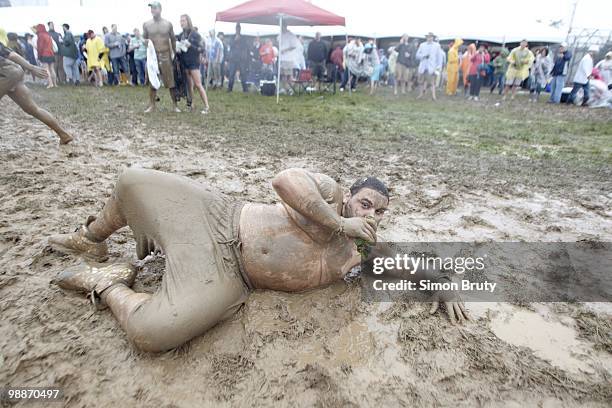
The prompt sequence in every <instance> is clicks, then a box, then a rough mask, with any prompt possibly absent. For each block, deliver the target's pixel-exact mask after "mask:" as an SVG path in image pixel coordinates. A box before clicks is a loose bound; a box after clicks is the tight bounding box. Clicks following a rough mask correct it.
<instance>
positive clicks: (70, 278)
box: [51, 263, 136, 306]
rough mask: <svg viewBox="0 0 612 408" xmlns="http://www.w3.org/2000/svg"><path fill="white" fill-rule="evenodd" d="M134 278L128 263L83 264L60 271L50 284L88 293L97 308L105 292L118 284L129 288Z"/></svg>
mask: <svg viewBox="0 0 612 408" xmlns="http://www.w3.org/2000/svg"><path fill="white" fill-rule="evenodd" d="M135 278H136V268H134V266H133V265H131V264H129V263H116V264H110V265H95V266H92V265H87V264H85V263H83V264H81V265H77V266H74V267H72V268H69V269H66V270H64V271H62V272H61V273H60V274H59V275H58V276H57V278H55V279H53V280H52V281H51V283H55V284H57V286H59V287H60V288H62V289H67V290H75V291H78V292H85V293H88V294H89V295H90V297H91V300H92V302H93V303H94V305H96V306H98V305H99V304H100V296H101V295H102V293H103V292H104V291H105V290H107V289H109V288H110V287H111V286H114V285H117V284H119V283H121V284H124V285H126V286H128V287H131V286H132V285H133V284H134V279H135Z"/></svg>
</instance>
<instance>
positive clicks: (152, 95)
mask: <svg viewBox="0 0 612 408" xmlns="http://www.w3.org/2000/svg"><path fill="white" fill-rule="evenodd" d="M156 99H157V91H156V90H155V88H153V87H152V86H150V87H149V107H148V108H147V109H146V110H145V113H149V112H153V111H154V110H155V101H156Z"/></svg>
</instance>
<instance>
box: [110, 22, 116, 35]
mask: <svg viewBox="0 0 612 408" xmlns="http://www.w3.org/2000/svg"><path fill="white" fill-rule="evenodd" d="M111 30H113V34H117V25H116V24H113V25H112V26H111Z"/></svg>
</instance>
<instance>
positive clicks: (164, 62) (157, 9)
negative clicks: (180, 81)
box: [142, 1, 180, 113]
mask: <svg viewBox="0 0 612 408" xmlns="http://www.w3.org/2000/svg"><path fill="white" fill-rule="evenodd" d="M149 7H151V15H152V16H153V19H152V20H149V21H147V22H146V23H144V24H143V25H142V37H143V38H144V39H145V40H146V43H147V45H148V44H149V41H151V42H152V43H153V45H154V46H155V54H156V55H157V63H158V65H159V72H160V74H161V77H162V81H163V82H164V85H165V86H166V88H168V90H169V91H170V98H171V99H172V105H173V106H174V111H175V112H177V113H178V112H180V109H179V108H178V106H176V96H175V95H174V87H175V83H174V69H173V68H172V57H173V55H175V54H176V36H175V35H174V29H173V28H172V23H171V22H169V21H168V20H164V19H163V18H162V17H161V8H162V7H161V4H160V2H159V1H152V2H151V3H149ZM156 100H157V91H156V90H155V88H153V87H152V86H151V87H150V88H149V107H148V108H147V109H146V110H145V112H146V113H149V112H153V111H155V101H156Z"/></svg>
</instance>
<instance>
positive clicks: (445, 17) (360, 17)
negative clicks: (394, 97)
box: [0, 0, 612, 38]
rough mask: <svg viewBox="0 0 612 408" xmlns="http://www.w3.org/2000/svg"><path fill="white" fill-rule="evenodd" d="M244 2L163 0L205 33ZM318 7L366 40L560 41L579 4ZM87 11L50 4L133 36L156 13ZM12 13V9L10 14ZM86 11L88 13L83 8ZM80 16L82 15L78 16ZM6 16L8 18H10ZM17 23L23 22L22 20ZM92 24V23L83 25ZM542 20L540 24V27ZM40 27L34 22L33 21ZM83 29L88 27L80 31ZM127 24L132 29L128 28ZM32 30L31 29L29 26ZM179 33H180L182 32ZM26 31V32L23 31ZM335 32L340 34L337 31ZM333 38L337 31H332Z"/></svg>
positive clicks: (111, 1) (605, 20) (88, 4)
mask: <svg viewBox="0 0 612 408" xmlns="http://www.w3.org/2000/svg"><path fill="white" fill-rule="evenodd" d="M242 2H243V1H241V0H205V1H202V0H172V1H163V0H162V2H161V3H162V6H163V14H164V15H165V16H166V18H168V19H169V20H170V21H171V22H172V23H173V24H175V26H178V16H179V15H180V14H183V13H187V14H190V15H191V17H192V19H193V21H194V24H195V25H197V26H198V27H200V28H201V29H208V28H212V27H213V25H214V19H215V17H214V16H215V13H216V12H217V11H221V10H224V9H227V8H230V7H233V6H235V5H238V4H240V3H242ZM312 2H313V3H314V4H315V5H317V6H320V7H323V8H325V9H327V10H329V11H332V12H334V13H336V14H339V15H342V16H344V17H346V21H347V26H348V31H354V32H358V34H362V35H374V36H385V35H399V34H401V33H403V32H407V33H409V34H414V35H417V34H421V35H422V34H424V33H426V32H428V31H434V32H436V34H439V35H441V36H454V35H458V36H469V35H471V34H472V33H474V34H482V35H485V36H492V35H496V36H498V37H501V36H505V35H507V36H525V37H529V36H542V37H546V36H557V37H560V38H565V34H566V32H567V27H568V23H569V20H570V15H571V10H572V4H573V3H574V0H512V1H507V2H502V3H499V2H496V1H492V0H467V1H456V0H437V1H435V0H434V1H409V0H400V1H392V0H380V1H376V2H362V1H356V0H325V1H322V0H313V1H312ZM82 3H83V4H84V5H85V9H91V8H96V9H98V10H99V12H97V13H88V14H87V17H85V18H82V17H81V16H80V15H78V9H80V7H79V4H80V1H79V0H48V4H49V7H48V8H46V9H47V13H48V14H51V15H50V16H49V17H50V18H52V19H55V20H58V21H63V20H64V19H67V18H71V17H72V18H73V19H78V20H80V21H78V23H77V22H75V21H72V22H71V23H72V24H73V26H74V25H75V24H79V27H78V29H79V30H80V29H83V28H84V26H85V25H92V26H93V28H95V29H97V30H99V29H100V27H97V26H98V25H110V24H111V23H112V22H113V21H106V20H115V22H117V23H119V24H121V25H124V27H123V28H121V27H120V30H121V31H129V30H131V29H132V28H133V27H139V26H141V25H142V21H144V20H145V19H147V18H149V16H150V14H149V11H148V7H147V1H146V0H145V1H142V2H140V1H134V0H129V1H128V0H82ZM4 10H6V9H4ZM4 10H0V26H4V27H7V26H9V27H7V28H8V29H9V30H11V29H13V30H14V27H15V25H16V24H23V25H28V24H30V22H29V21H23V19H22V18H17V19H16V18H15V17H14V16H10V15H8V14H9V13H7V12H5V11H4ZM81 10H83V9H81ZM75 13H77V14H75ZM3 15H4V16H6V17H4V16H3ZM28 17H29V18H33V19H34V18H42V17H39V16H37V15H36V13H35V12H29V13H28ZM16 20H17V21H16ZM82 20H88V21H82ZM538 20H539V21H540V22H538ZM558 20H562V24H561V26H560V28H559V29H554V28H551V27H549V26H548V24H549V23H550V22H551V21H558ZM32 23H34V22H32ZM80 25H83V27H80ZM125 25H128V26H130V27H129V28H128V27H125ZM28 26H29V25H28ZM230 27H232V26H231V25H229V24H221V25H219V24H218V25H217V29H218V30H219V29H224V30H226V31H232V30H230ZM574 27H577V28H600V29H607V30H612V1H610V0H579V1H578V7H577V11H576V16H575V20H574ZM176 30H177V31H179V28H178V27H177V29H176ZM252 30H256V32H259V33H261V34H265V33H267V32H270V30H271V28H269V27H268V28H265V27H256V28H250V29H249V30H247V31H251V33H253V32H252ZM19 31H23V30H19ZM332 31H338V30H337V29H335V30H332ZM329 33H330V34H331V33H332V32H329Z"/></svg>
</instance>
